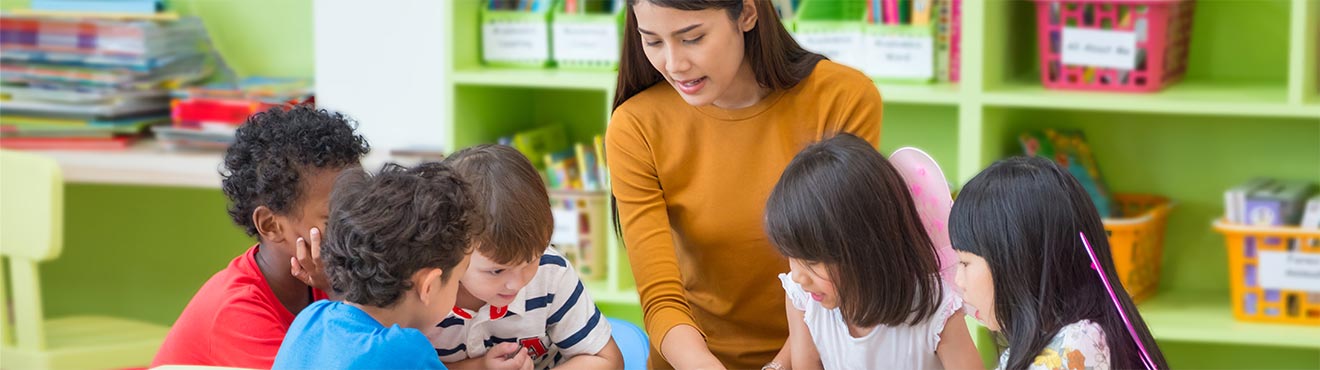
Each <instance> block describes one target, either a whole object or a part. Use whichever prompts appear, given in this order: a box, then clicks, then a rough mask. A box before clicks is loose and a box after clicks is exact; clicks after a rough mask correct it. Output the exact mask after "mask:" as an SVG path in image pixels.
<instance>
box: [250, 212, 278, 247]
mask: <svg viewBox="0 0 1320 370" xmlns="http://www.w3.org/2000/svg"><path fill="white" fill-rule="evenodd" d="M279 219H280V217H279V215H276V214H275V211H273V210H271V209H270V208H267V207H266V206H257V209H254V210H252V224H253V225H256V226H257V236H259V237H261V240H263V241H267V242H271V243H283V242H284V224H283V223H281V222H280V220H279Z"/></svg>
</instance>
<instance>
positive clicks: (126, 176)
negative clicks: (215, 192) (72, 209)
mask: <svg viewBox="0 0 1320 370" xmlns="http://www.w3.org/2000/svg"><path fill="white" fill-rule="evenodd" d="M39 153H41V154H44V155H48V156H50V157H52V158H54V159H55V160H56V161H58V162H59V164H60V169H61V170H63V171H64V181H66V182H70V183H83V184H114V185H147V186H172V187H187V188H208V189H219V188H220V165H221V161H222V157H223V154H222V153H220V152H172V151H168V150H165V149H163V148H161V147H160V146H159V145H157V144H156V142H155V141H154V140H142V141H138V142H137V143H135V144H133V146H132V147H131V148H129V149H128V150H124V151H77V150H47V151H39Z"/></svg>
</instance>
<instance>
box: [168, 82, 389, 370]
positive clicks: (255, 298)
mask: <svg viewBox="0 0 1320 370" xmlns="http://www.w3.org/2000/svg"><path fill="white" fill-rule="evenodd" d="M368 149H369V148H368V146H367V143H366V141H365V140H364V139H363V138H362V136H360V135H357V134H356V133H354V127H353V125H352V124H350V121H349V120H348V119H347V118H345V117H344V116H342V115H340V114H336V113H329V112H327V111H325V110H316V109H315V108H312V107H309V106H297V107H294V108H292V109H289V110H287V111H286V110H284V109H282V108H273V109H271V110H268V111H266V112H262V113H257V114H255V115H253V116H252V117H250V118H248V120H247V122H245V123H244V124H243V126H241V127H239V129H238V131H237V133H236V134H235V141H234V143H233V144H232V145H231V146H230V147H229V149H228V151H226V152H225V159H224V170H223V172H222V174H223V177H224V180H223V182H222V188H223V190H224V193H225V196H226V197H228V198H229V203H230V204H229V216H230V217H231V218H233V220H234V222H235V223H237V224H238V225H239V226H241V227H243V228H244V230H246V231H247V233H248V235H251V236H253V237H256V238H257V244H256V245H254V246H252V247H251V248H249V249H248V250H247V251H246V252H244V253H243V254H242V255H239V256H238V257H237V258H234V260H233V261H232V262H230V263H229V266H228V267H226V268H225V269H224V270H221V271H220V272H217V273H216V274H215V275H214V276H211V279H210V280H208V281H207V282H206V284H205V285H202V288H201V289H200V290H198V291H197V294H196V295H195V296H193V299H192V301H191V302H188V307H186V308H184V310H183V313H182V314H181V315H179V319H178V320H177V321H175V322H174V327H173V328H172V329H171V330H170V333H169V336H167V337H166V338H165V343H164V344H163V345H162V346H161V348H160V351H159V352H157V353H156V359H155V360H154V361H152V364H151V366H152V367H156V366H160V365H205V366H227V367H244V368H270V366H271V364H272V363H273V362H274V360H275V353H276V352H278V351H279V348H280V343H281V342H283V340H284V335H285V333H286V332H287V331H288V330H289V324H291V323H292V322H293V319H294V316H295V315H297V314H298V312H300V311H302V309H303V308H305V307H307V306H308V305H309V304H311V303H312V302H314V301H316V300H319V299H325V298H327V297H326V294H325V293H324V289H325V288H326V280H325V279H324V272H323V271H322V270H321V269H320V268H319V264H316V263H313V262H312V261H314V260H315V259H314V258H312V257H313V256H312V255H313V254H319V253H315V252H319V251H315V252H313V251H311V249H310V248H309V247H308V245H311V244H314V245H319V242H320V238H321V235H320V230H324V229H325V222H326V218H327V217H328V214H329V199H330V191H331V188H332V187H333V185H334V183H335V178H336V177H337V176H338V175H339V173H340V172H341V171H343V170H344V169H346V168H351V167H357V166H360V165H361V158H362V156H363V155H365V154H366V153H367V151H368ZM307 240H311V241H312V243H311V244H308V243H306V241H307ZM313 276H316V277H313Z"/></svg>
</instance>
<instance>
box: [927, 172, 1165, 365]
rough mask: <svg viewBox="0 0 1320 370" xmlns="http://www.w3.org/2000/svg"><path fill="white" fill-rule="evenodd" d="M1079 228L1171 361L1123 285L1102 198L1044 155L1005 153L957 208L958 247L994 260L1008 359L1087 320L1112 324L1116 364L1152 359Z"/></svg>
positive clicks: (1148, 343)
mask: <svg viewBox="0 0 1320 370" xmlns="http://www.w3.org/2000/svg"><path fill="white" fill-rule="evenodd" d="M1078 232H1082V233H1085V234H1086V237H1087V239H1088V240H1090V242H1091V246H1092V247H1093V249H1095V254H1096V258H1097V259H1099V260H1100V267H1101V268H1103V269H1104V272H1105V274H1107V275H1108V276H1109V280H1110V284H1112V285H1113V286H1112V288H1113V290H1114V293H1115V294H1117V295H1118V300H1119V302H1120V305H1121V306H1122V307H1123V310H1124V311H1126V312H1127V314H1128V317H1129V318H1130V319H1131V321H1132V325H1133V327H1134V328H1135V329H1136V331H1137V335H1138V336H1139V337H1140V338H1141V341H1142V342H1143V343H1144V345H1145V347H1146V349H1147V351H1148V352H1149V353H1150V356H1151V359H1152V360H1154V362H1155V365H1156V366H1158V367H1160V368H1168V367H1169V365H1168V362H1166V361H1165V360H1164V354H1163V353H1162V352H1160V349H1159V346H1157V345H1156V343H1155V340H1154V339H1153V337H1152V336H1151V334H1150V329H1148V328H1147V327H1146V323H1145V321H1144V320H1142V319H1141V315H1140V314H1139V313H1138V312H1137V306H1136V305H1135V304H1133V303H1132V299H1131V298H1130V297H1128V294H1127V291H1125V290H1123V287H1122V286H1121V285H1120V284H1119V281H1118V279H1117V277H1118V273H1117V272H1115V271H1114V263H1113V259H1112V257H1111V254H1110V251H1109V239H1108V237H1107V235H1106V234H1105V229H1104V225H1103V224H1102V223H1101V221H1100V214H1099V212H1098V211H1096V208H1095V204H1094V203H1092V202H1091V198H1090V197H1089V196H1087V194H1086V191H1085V190H1083V189H1082V186H1081V184H1079V183H1078V182H1077V180H1076V179H1074V178H1073V177H1072V176H1071V175H1069V174H1068V173H1067V172H1064V171H1063V170H1062V169H1061V168H1059V166H1058V165H1056V164H1054V162H1051V161H1049V160H1047V159H1042V158H1035V157H1016V158H1010V159H1006V160H1002V161H999V162H996V163H995V164H993V165H991V166H990V167H989V168H987V169H986V170H985V171H982V172H981V173H980V174H978V175H976V177H975V178H973V179H972V180H971V181H970V182H968V183H967V186H965V187H963V190H962V192H961V193H959V195H958V200H957V201H956V202H954V204H953V213H952V214H951V215H950V216H949V234H950V237H951V238H952V240H953V247H954V249H957V250H959V251H962V252H968V253H971V254H975V255H977V256H980V257H981V258H984V259H985V261H986V263H987V264H988V265H989V267H990V274H991V280H993V282H994V287H995V289H994V300H995V303H994V310H995V315H996V316H997V317H998V320H999V326H1000V329H1001V332H1002V334H1003V335H1004V336H1005V337H1006V338H1007V340H1008V344H1009V349H1011V352H1010V355H1009V358H1008V361H1007V363H1006V364H1005V365H1006V366H1005V368H1008V369H1024V368H1027V367H1028V366H1029V365H1031V363H1032V361H1034V359H1035V358H1036V355H1037V354H1039V353H1040V352H1041V350H1043V349H1044V348H1045V346H1046V345H1048V344H1049V342H1050V341H1051V340H1052V339H1053V338H1054V336H1055V335H1056V334H1057V333H1058V332H1059V329H1060V328H1062V327H1064V326H1066V325H1068V324H1072V323H1075V322H1078V321H1081V320H1090V321H1092V322H1094V323H1096V324H1098V325H1100V327H1101V328H1103V329H1104V331H1105V340H1106V342H1107V343H1108V345H1109V352H1110V361H1111V365H1112V366H1113V368H1115V369H1141V368H1144V367H1145V366H1144V365H1143V364H1142V361H1141V352H1140V350H1139V349H1138V348H1137V344H1136V342H1134V341H1133V339H1132V336H1131V335H1129V334H1128V331H1127V326H1126V325H1125V324H1124V323H1123V318H1122V317H1121V316H1119V313H1118V311H1117V309H1116V308H1115V307H1114V304H1113V303H1112V301H1111V300H1110V297H1109V294H1108V292H1106V291H1105V286H1104V284H1103V283H1102V282H1101V280H1100V277H1099V276H1098V275H1097V274H1096V271H1095V270H1092V269H1091V260H1090V257H1089V256H1088V255H1087V253H1086V249H1085V247H1084V246H1083V245H1082V241H1081V239H1080V238H1079V237H1078V235H1077V233H1078Z"/></svg>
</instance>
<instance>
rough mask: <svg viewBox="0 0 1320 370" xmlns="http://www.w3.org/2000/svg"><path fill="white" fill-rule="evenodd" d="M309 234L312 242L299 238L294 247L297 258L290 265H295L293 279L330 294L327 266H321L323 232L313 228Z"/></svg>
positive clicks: (291, 260)
mask: <svg viewBox="0 0 1320 370" xmlns="http://www.w3.org/2000/svg"><path fill="white" fill-rule="evenodd" d="M309 234H311V236H310V237H309V239H311V240H304V239H303V238H298V243H297V245H295V246H294V254H295V255H296V256H295V257H290V258H289V264H291V265H293V269H292V273H293V277H295V278H298V280H300V281H302V282H303V284H307V286H310V287H313V288H316V289H320V290H321V291H322V292H329V291H330V279H327V278H326V276H325V265H323V264H321V230H319V229H317V228H312V231H311V232H310V233H309Z"/></svg>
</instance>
